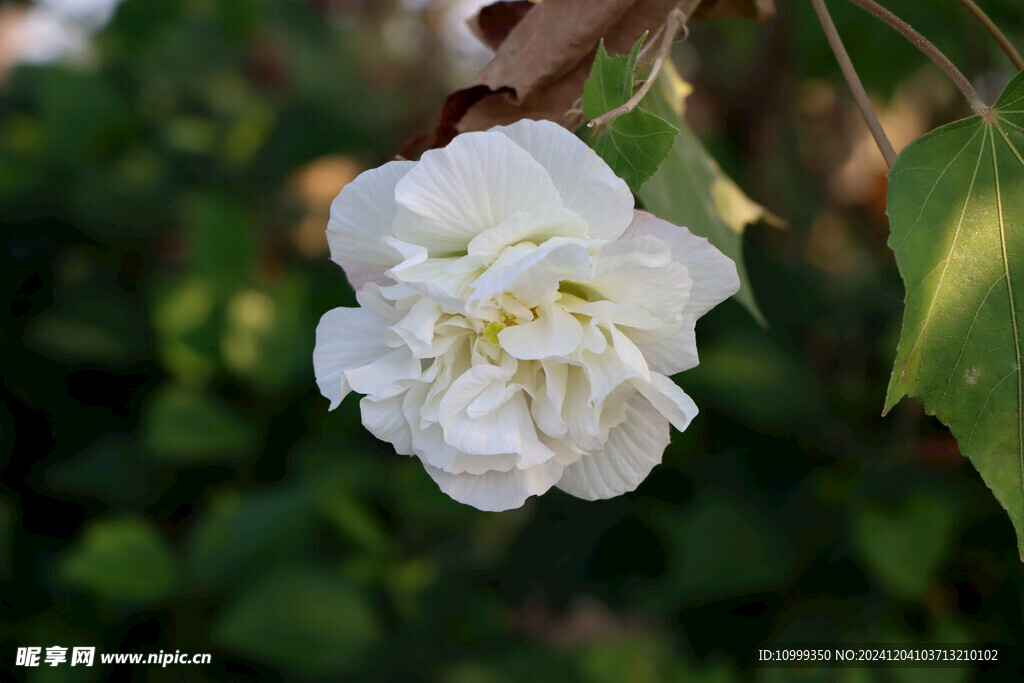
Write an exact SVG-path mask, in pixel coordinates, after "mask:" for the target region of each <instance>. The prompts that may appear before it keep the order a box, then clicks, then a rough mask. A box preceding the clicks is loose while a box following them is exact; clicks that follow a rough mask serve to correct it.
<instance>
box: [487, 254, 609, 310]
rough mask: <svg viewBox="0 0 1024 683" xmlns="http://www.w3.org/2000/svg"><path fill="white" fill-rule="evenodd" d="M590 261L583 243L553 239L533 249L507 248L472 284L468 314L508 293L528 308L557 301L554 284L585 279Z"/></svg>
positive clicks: (555, 285) (590, 258) (556, 291)
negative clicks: (484, 303) (475, 307)
mask: <svg viewBox="0 0 1024 683" xmlns="http://www.w3.org/2000/svg"><path fill="white" fill-rule="evenodd" d="M591 260H592V257H591V255H590V252H588V251H587V249H586V245H585V243H582V242H581V241H579V240H572V239H563V238H560V237H556V238H554V239H550V240H548V241H547V242H545V243H544V244H543V246H540V247H537V248H529V247H526V248H516V247H509V248H507V249H505V251H504V252H502V255H501V256H500V257H498V259H497V260H496V261H495V262H494V263H493V264H491V266H490V267H488V268H487V270H486V271H484V273H483V274H482V275H481V276H480V277H479V278H477V279H476V281H475V282H473V296H472V297H471V298H470V300H469V306H470V310H471V311H472V310H473V305H474V303H475V302H487V301H489V300H491V299H492V298H496V297H499V296H500V295H501V294H502V293H504V292H512V293H513V294H514V295H515V298H516V299H518V300H519V301H520V302H521V303H522V304H523V305H525V306H526V307H528V308H532V307H534V306H537V305H539V304H542V303H551V302H553V301H554V300H555V299H557V298H558V284H559V282H561V281H562V280H575V279H579V278H582V277H584V276H585V274H586V273H587V271H588V269H589V268H590V263H591Z"/></svg>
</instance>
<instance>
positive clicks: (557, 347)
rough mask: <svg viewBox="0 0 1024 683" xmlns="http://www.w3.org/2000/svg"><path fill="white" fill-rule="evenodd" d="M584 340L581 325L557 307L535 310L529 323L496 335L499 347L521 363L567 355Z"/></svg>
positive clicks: (512, 326)
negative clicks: (534, 316)
mask: <svg viewBox="0 0 1024 683" xmlns="http://www.w3.org/2000/svg"><path fill="white" fill-rule="evenodd" d="M582 341H583V326H582V325H580V323H579V321H578V320H576V318H574V317H573V316H572V315H570V314H569V313H566V312H565V309H563V308H562V307H561V306H558V305H557V304H544V305H542V306H539V307H538V308H537V318H536V319H535V320H533V321H532V322H528V323H523V324H520V325H510V326H509V327H506V328H505V329H503V330H502V331H501V332H499V333H498V342H499V343H500V344H501V348H503V349H505V351H507V352H508V353H510V354H511V355H513V356H515V357H516V358H519V359H521V360H539V359H541V358H557V357H559V356H567V355H569V354H570V353H572V352H573V351H575V350H576V349H577V348H578V347H579V345H580V343H581V342H582Z"/></svg>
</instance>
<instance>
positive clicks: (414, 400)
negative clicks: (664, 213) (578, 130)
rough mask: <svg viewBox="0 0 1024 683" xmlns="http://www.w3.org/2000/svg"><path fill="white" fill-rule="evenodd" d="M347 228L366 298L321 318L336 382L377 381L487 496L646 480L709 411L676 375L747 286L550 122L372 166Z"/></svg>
mask: <svg viewBox="0 0 1024 683" xmlns="http://www.w3.org/2000/svg"><path fill="white" fill-rule="evenodd" d="M327 237H328V241H329V242H330V246H331V257H332V258H333V259H334V261H336V262H337V263H339V264H340V265H341V266H342V267H343V268H344V269H345V273H346V274H347V275H348V279H349V282H350V283H351V284H352V286H353V288H355V289H356V290H357V291H356V299H357V300H358V302H359V308H336V309H334V310H332V311H329V312H328V313H327V314H325V315H324V316H323V318H322V319H321V321H320V325H319V326H318V327H317V331H316V349H315V351H314V352H313V364H314V367H315V370H316V378H317V384H318V386H319V387H320V391H321V392H322V393H323V395H324V396H326V397H327V398H329V399H330V401H331V408H332V409H333V408H335V407H337V405H338V404H339V403H340V402H341V400H342V398H344V397H345V395H346V394H348V393H349V392H350V391H356V392H358V393H360V394H364V397H363V399H362V400H361V401H360V404H359V405H360V408H361V410H362V418H363V424H364V425H365V426H366V428H367V429H369V430H370V431H371V432H372V433H373V434H374V435H375V436H377V437H378V438H380V439H382V440H384V441H389V442H390V443H392V444H393V445H394V447H395V449H396V450H397V451H398V452H399V453H403V454H406V455H416V456H417V457H418V458H419V459H420V460H421V461H422V462H423V466H424V467H425V468H426V470H427V472H428V473H429V474H430V476H431V477H432V478H433V479H434V481H436V482H437V484H438V485H439V486H440V487H441V490H442V491H444V492H445V493H447V494H448V495H450V496H451V497H452V498H454V499H455V500H458V501H461V502H463V503H468V504H469V505H472V506H474V507H477V508H480V509H481V510H507V509H510V508H515V507H519V506H520V505H522V504H523V502H524V501H525V500H526V498H528V497H529V496H533V495H539V494H541V493H544V492H545V491H547V490H548V489H549V488H551V487H552V486H558V487H559V488H561V489H562V490H564V491H567V492H569V493H571V494H573V495H575V496H579V497H581V498H587V499H590V500H594V499H598V498H609V497H612V496H616V495H619V494H622V493H625V492H627V491H632V490H633V489H635V488H636V487H637V486H638V485H639V484H640V482H641V481H643V479H644V478H645V477H646V476H647V474H648V473H649V472H650V471H651V469H653V467H654V466H655V465H657V464H658V463H659V462H660V461H661V456H662V452H663V451H664V449H665V447H666V446H667V445H668V442H669V423H671V424H672V425H674V426H675V427H676V429H679V430H680V431H682V430H684V429H686V426H687V425H688V424H689V423H690V420H691V419H693V417H694V416H695V415H696V414H697V407H696V406H695V405H694V403H693V401H692V400H690V398H689V397H688V396H687V395H686V394H685V393H683V391H682V390H681V389H680V388H679V387H677V386H676V385H675V384H674V383H673V382H672V380H670V379H669V378H668V375H672V374H675V373H677V372H681V371H683V370H686V369H688V368H692V367H694V366H695V365H697V349H696V344H695V340H694V322H695V321H696V320H697V318H699V317H700V316H701V315H703V314H704V313H706V312H707V311H708V310H710V309H711V308H712V307H713V306H715V305H716V304H718V303H720V302H721V301H723V300H724V299H726V298H728V297H729V296H731V295H732V294H735V293H736V291H737V290H738V289H739V279H738V278H737V276H736V267H735V265H734V264H733V263H732V261H730V260H729V259H728V258H726V257H725V256H723V255H722V254H721V253H720V252H719V251H718V250H717V249H715V248H714V247H713V246H711V245H710V244H709V243H708V242H707V240H705V239H703V238H698V237H695V236H693V235H692V234H691V233H690V232H689V231H687V230H686V229H684V228H679V227H676V226H674V225H672V224H670V223H667V222H665V221H663V220H660V219H658V218H655V217H654V216H652V215H650V214H648V213H644V212H642V211H634V209H633V195H632V194H631V193H630V191H629V189H628V187H627V186H626V184H625V183H624V182H623V181H622V180H620V179H619V178H618V177H616V176H615V175H614V174H613V173H612V171H611V169H609V168H608V166H607V165H606V164H605V163H604V162H603V161H602V160H601V159H600V158H599V157H598V156H597V155H596V154H595V153H594V152H593V151H592V150H591V149H590V148H589V147H587V146H586V145H585V144H583V143H582V142H581V141H580V140H579V139H577V138H576V137H575V136H574V135H573V134H572V133H570V132H568V131H566V130H565V129H563V128H561V127H560V126H558V125H556V124H554V123H551V122H548V121H527V120H524V121H518V122H517V123H514V124H512V125H510V126H503V127H497V128H492V129H491V130H489V131H487V132H481V133H466V134H463V135H460V136H458V137H456V138H455V139H454V140H453V141H452V142H451V144H449V145H448V146H447V147H446V148H444V149H438V150H432V151H429V152H426V153H425V154H424V155H423V158H422V159H421V160H420V161H419V162H411V161H393V162H391V163H388V164H385V165H384V166H382V167H380V168H377V169H375V170H372V171H368V172H366V173H363V174H362V175H360V176H359V177H358V178H356V179H355V180H354V181H352V182H351V183H350V184H349V185H347V186H346V187H345V188H344V189H343V190H342V191H341V193H340V194H339V195H338V197H337V199H335V200H334V204H333V206H332V207H331V219H330V223H329V224H328V227H327Z"/></svg>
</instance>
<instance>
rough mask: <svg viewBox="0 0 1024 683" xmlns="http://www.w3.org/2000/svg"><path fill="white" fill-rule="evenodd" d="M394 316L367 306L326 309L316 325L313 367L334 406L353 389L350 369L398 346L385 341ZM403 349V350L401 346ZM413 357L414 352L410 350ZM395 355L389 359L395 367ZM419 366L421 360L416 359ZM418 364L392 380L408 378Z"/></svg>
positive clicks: (321, 389) (390, 351)
mask: <svg viewBox="0 0 1024 683" xmlns="http://www.w3.org/2000/svg"><path fill="white" fill-rule="evenodd" d="M390 322H391V321H390V320H388V319H387V318H383V317H381V316H380V315H379V314H378V313H377V312H376V311H374V310H371V309H367V308H335V309H333V310H330V311H328V312H327V313H324V315H323V317H321V318H320V323H319V324H318V325H317V328H316V346H315V347H314V349H313V370H314V373H315V374H316V381H317V386H319V387H320V392H321V393H322V394H323V395H324V396H325V397H327V398H328V399H330V401H331V410H334V409H335V408H337V407H338V404H340V403H341V399H343V398H345V394H347V393H348V392H349V391H351V389H352V387H351V386H350V385H349V380H348V379H347V372H348V371H350V370H353V369H357V368H361V367H365V366H368V365H372V364H375V363H378V362H380V361H381V360H382V359H386V358H389V354H393V353H394V352H395V351H396V349H391V348H390V347H388V346H387V345H386V344H385V343H384V334H385V332H386V331H387V327H388V325H389V324H390ZM397 351H401V350H397ZM407 355H408V359H411V360H415V359H412V357H411V354H407ZM394 360H395V359H391V360H387V361H385V363H386V364H387V365H388V367H389V368H391V369H392V370H394V367H393V362H394ZM415 363H416V366H419V361H415ZM412 370H415V374H418V373H419V370H418V367H417V368H413V367H412V364H411V363H408V364H407V365H406V367H405V369H404V371H403V370H402V369H401V368H400V369H399V370H398V371H397V372H396V373H395V376H389V377H386V378H385V379H387V380H388V381H393V380H399V379H408V378H409V377H411V376H415V375H412V374H410V373H411V371H412Z"/></svg>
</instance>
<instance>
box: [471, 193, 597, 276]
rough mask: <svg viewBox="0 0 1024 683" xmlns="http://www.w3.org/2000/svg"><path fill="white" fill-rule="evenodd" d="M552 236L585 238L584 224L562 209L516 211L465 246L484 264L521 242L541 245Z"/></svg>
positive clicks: (548, 208)
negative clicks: (480, 258) (483, 261)
mask: <svg viewBox="0 0 1024 683" xmlns="http://www.w3.org/2000/svg"><path fill="white" fill-rule="evenodd" d="M553 237H572V238H577V239H586V238H587V224H586V222H584V220H583V219H582V218H580V217H579V215H578V214H576V213H574V212H572V211H570V210H569V209H565V208H562V207H544V208H542V209H539V210H536V211H530V212H528V213H527V212H523V211H519V212H516V213H514V214H512V215H511V216H509V217H508V218H506V219H505V220H503V221H502V222H501V223H499V224H498V225H496V226H494V227H493V228H491V229H489V230H484V231H483V232H482V233H480V234H479V235H477V236H476V237H474V238H473V239H472V240H471V241H470V243H469V246H468V248H467V249H468V253H469V254H470V255H472V256H482V257H483V258H484V259H485V260H486V262H487V263H490V262H492V261H494V259H496V258H498V256H500V255H501V252H502V251H504V250H505V247H511V246H513V245H516V244H519V243H520V242H533V243H534V244H542V243H543V242H545V241H547V240H549V239H551V238H553Z"/></svg>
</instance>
